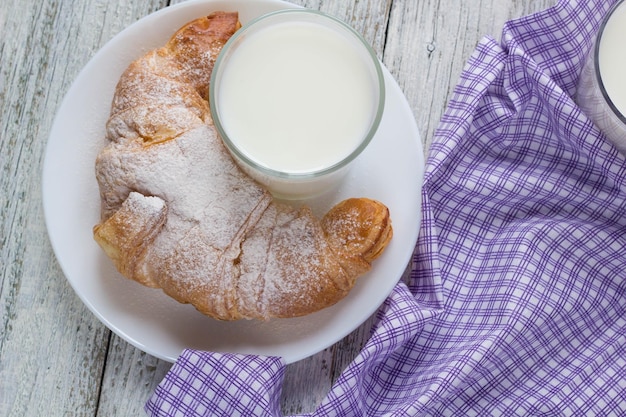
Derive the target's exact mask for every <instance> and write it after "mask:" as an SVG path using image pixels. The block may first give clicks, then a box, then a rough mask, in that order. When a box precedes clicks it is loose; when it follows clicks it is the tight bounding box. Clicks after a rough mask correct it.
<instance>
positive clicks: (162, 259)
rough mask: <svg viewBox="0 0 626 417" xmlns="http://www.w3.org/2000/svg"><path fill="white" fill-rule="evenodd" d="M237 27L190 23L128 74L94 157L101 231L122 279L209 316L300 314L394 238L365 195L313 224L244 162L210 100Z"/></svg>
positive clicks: (216, 17)
mask: <svg viewBox="0 0 626 417" xmlns="http://www.w3.org/2000/svg"><path fill="white" fill-rule="evenodd" d="M239 26H240V25H239V22H238V18H237V14H236V13H222V12H218V13H214V14H212V15H210V16H207V17H203V18H201V19H197V20H194V21H193V22H190V23H189V24H187V25H185V26H184V27H183V28H181V29H180V30H179V31H178V32H177V33H176V34H175V35H174V36H173V37H172V38H171V40H170V41H169V42H168V43H167V44H166V45H165V46H164V47H163V48H160V49H157V50H155V51H151V52H149V53H147V54H146V55H145V56H143V57H141V58H139V59H138V60H137V61H135V62H133V63H132V64H131V65H130V66H129V67H128V69H127V70H126V71H125V72H124V74H123V75H122V77H121V78H120V81H119V83H118V86H117V88H116V91H115V97H114V99H113V103H112V108H111V116H110V119H109V121H108V124H107V139H108V140H109V143H108V144H107V146H106V147H105V148H104V149H103V150H102V151H101V152H100V154H99V155H98V158H97V160H96V177H97V180H98V183H99V186H100V195H101V200H102V219H101V222H100V224H98V225H96V226H95V227H94V237H95V239H96V241H97V242H98V243H99V244H100V246H101V247H102V248H103V249H104V251H105V253H106V254H107V256H108V257H109V258H111V260H112V261H113V262H114V264H115V265H116V267H117V269H118V270H119V271H120V273H122V274H123V275H124V276H126V277H128V278H130V279H133V280H136V281H138V282H140V283H142V284H143V285H147V286H150V287H155V288H162V289H163V291H165V292H166V293H167V294H168V295H170V296H171V297H173V298H175V299H176V300H178V301H180V302H182V303H191V304H192V305H194V306H195V307H196V308H197V309H198V310H199V311H201V312H202V313H204V314H206V315H208V316H210V317H214V318H217V319H220V320H236V319H240V318H258V319H268V318H272V317H295V316H301V315H305V314H309V313H312V312H314V311H317V310H320V309H322V308H325V307H327V306H330V305H332V304H334V303H336V302H337V301H339V300H340V299H341V298H343V297H344V296H345V295H346V294H347V293H348V292H349V291H350V289H351V288H352V287H353V286H354V283H355V282H356V279H357V278H358V277H359V276H360V275H362V274H363V273H365V272H366V271H368V270H369V269H370V263H371V261H372V260H373V259H374V258H376V257H377V256H379V255H380V253H381V252H382V251H383V249H384V248H385V247H386V245H387V244H388V242H389V240H390V239H391V236H392V229H391V221H390V219H389V212H388V210H387V208H386V207H385V206H384V205H383V204H381V203H379V202H377V201H373V200H370V199H365V198H356V199H349V200H345V201H343V202H341V203H339V204H338V205H337V206H335V207H334V208H333V209H331V210H330V211H329V212H328V213H327V214H326V215H325V216H324V218H322V219H317V218H316V217H315V216H314V215H313V214H312V212H311V210H310V209H309V208H307V207H301V208H294V207H292V206H290V205H285V204H280V203H278V202H276V201H274V199H273V198H272V196H271V195H270V193H269V192H268V191H267V190H265V189H264V188H262V187H261V186H260V185H258V184H257V183H256V182H255V181H253V180H252V179H250V178H249V177H248V176H246V175H245V174H244V173H243V172H242V171H241V170H240V169H239V168H238V167H237V165H236V164H235V162H234V161H233V160H232V159H231V157H230V155H229V154H228V151H227V150H226V149H225V147H224V146H223V144H222V142H221V140H220V138H219V137H218V135H217V133H216V130H215V129H214V127H213V124H212V121H211V117H210V112H209V109H208V104H207V100H206V98H207V95H208V88H209V78H210V72H211V69H212V67H213V63H214V61H215V59H216V57H217V54H218V53H219V51H220V49H221V47H222V46H223V44H224V43H225V42H226V41H227V40H228V38H229V37H230V36H231V35H232V34H233V33H234V32H235V31H236V30H237V29H238V28H239Z"/></svg>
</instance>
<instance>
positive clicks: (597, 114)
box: [576, 1, 626, 155]
mask: <svg viewBox="0 0 626 417" xmlns="http://www.w3.org/2000/svg"><path fill="white" fill-rule="evenodd" d="M605 19H606V20H605V23H604V24H603V26H602V28H601V29H600V32H599V33H598V35H597V39H596V44H595V48H594V49H593V50H592V51H591V53H590V56H589V58H588V59H587V62H586V63H585V66H584V67H583V70H582V73H581V76H580V80H579V83H578V88H577V92H576V101H577V104H578V105H579V106H580V108H581V109H582V110H583V111H584V112H585V114H587V115H588V116H589V118H590V119H591V120H592V121H593V122H594V123H595V124H596V125H597V126H598V128H600V130H602V132H604V134H605V135H606V137H607V139H608V140H609V141H611V142H612V143H613V144H614V145H615V147H616V148H617V149H618V150H619V151H620V152H621V153H623V154H624V155H626V78H625V76H624V74H626V55H625V54H624V44H625V43H626V3H625V2H623V1H622V2H620V3H618V4H617V5H616V6H615V8H614V9H613V10H612V12H610V13H609V14H608V15H607V17H606V18H605Z"/></svg>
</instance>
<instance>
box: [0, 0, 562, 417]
mask: <svg viewBox="0 0 626 417" xmlns="http://www.w3.org/2000/svg"><path fill="white" fill-rule="evenodd" d="M251 1H254V0H251ZM294 2H295V3H297V4H301V5H303V6H306V7H310V8H313V9H321V10H323V11H325V12H327V13H330V14H333V15H336V16H337V17H339V18H341V19H343V20H345V21H347V22H348V23H349V24H351V25H352V26H353V27H355V28H356V29H357V30H359V31H360V32H361V33H363V34H364V36H365V38H366V39H367V40H368V41H369V42H370V43H371V44H372V45H373V47H374V49H375V50H376V51H377V53H378V55H379V57H381V59H382V61H383V62H384V64H385V65H386V66H387V68H388V69H389V70H390V71H391V73H392V74H393V76H394V77H395V78H396V80H397V81H398V83H399V85H400V87H401V88H402V90H403V91H404V93H405V95H406V97H407V99H408V102H409V104H410V106H411V108H412V109H413V111H414V114H415V118H416V121H417V124H418V127H419V130H420V134H421V135H422V139H423V142H424V149H425V151H426V152H427V150H428V145H429V143H430V141H431V140H432V137H433V132H434V130H435V128H436V126H437V124H438V121H439V119H440V117H441V115H442V113H443V111H444V109H445V106H446V103H447V101H448V100H449V98H450V95H451V92H452V89H453V88H454V85H455V84H456V81H457V79H458V76H459V74H460V72H461V70H462V68H463V65H464V64H465V62H466V60H467V59H468V57H469V55H470V54H471V53H472V51H473V50H474V48H475V46H476V43H477V42H478V41H479V40H480V39H481V38H482V37H483V36H485V35H491V36H494V37H495V38H499V36H500V31H501V28H502V24H503V23H504V22H505V21H506V20H508V19H511V18H515V17H519V16H522V15H526V14H529V13H532V12H535V11H539V10H542V9H544V8H546V7H549V6H551V5H553V4H555V3H556V0H529V1H516V0H436V1H435V0H294ZM171 3H174V2H171ZM168 4H169V3H168V2H167V1H165V0H142V1H128V0H73V1H52V0H43V1H39V0H19V1H18V0H0V70H1V71H0V416H20V417H21V416H138V415H139V416H140V415H144V414H143V405H144V403H145V401H146V400H147V399H148V397H149V396H150V395H151V393H152V392H153V390H154V388H155V387H156V386H157V384H158V383H159V382H160V381H161V379H162V378H163V376H164V375H165V374H166V372H167V371H168V369H169V368H170V366H171V364H170V363H167V362H164V361H161V360H159V359H156V358H154V357H152V356H150V355H147V354H145V353H143V352H141V351H140V350H138V349H136V348H134V347H133V346H131V345H129V344H127V343H126V342H125V341H123V340H122V339H120V338H119V337H117V336H116V335H114V334H112V333H111V332H110V331H109V330H108V329H107V328H106V327H105V326H104V325H103V324H101V323H100V322H99V321H98V320H97V319H96V317H94V316H93V315H92V314H91V313H90V311H89V310H88V309H87V308H86V307H85V306H84V305H83V304H82V302H81V301H80V300H79V298H78V297H77V296H76V295H75V293H74V292H73V290H72V288H71V287H70V286H69V284H68V282H67V281H66V279H65V277H64V276H63V273H62V272H61V269H60V267H59V265H58V263H57V261H56V259H55V257H54V254H53V252H52V249H51V247H50V244H49V241H48V236H47V232H46V227H45V224H44V219H43V210H42V198H41V173H42V163H43V156H44V151H45V148H46V143H47V140H48V135H49V132H50V128H51V125H52V121H53V119H54V116H55V113H56V111H57V109H58V108H59V106H60V104H61V100H62V99H63V97H64V95H65V93H66V92H67V90H68V88H69V86H70V84H71V83H72V81H73V80H74V78H75V77H76V76H77V74H78V72H79V71H80V70H81V68H82V67H83V66H84V65H85V64H86V63H87V62H88V61H89V59H90V58H91V57H92V56H93V55H94V54H95V53H96V51H97V50H98V49H99V48H100V47H102V46H103V45H104V44H105V43H106V42H107V41H108V40H109V39H111V38H112V37H113V36H114V35H115V34H117V33H118V32H119V31H121V30H122V29H123V28H124V27H126V26H128V25H130V24H131V23H133V22H135V21H136V20H137V19H139V18H140V17H142V16H145V15H146V14H149V13H151V12H154V11H156V10H158V9H161V8H163V7H166V6H167V5H168ZM370 327H371V320H370V321H368V322H366V323H365V324H364V325H363V326H361V327H360V328H359V329H357V330H356V331H354V332H353V333H352V334H350V335H349V336H347V337H346V338H345V339H343V340H341V341H340V342H338V343H336V344H335V345H334V346H332V347H330V348H328V349H326V350H324V351H322V352H320V353H318V354H316V355H314V356H313V357H310V358H308V359H305V360H302V361H300V362H296V363H294V364H291V365H289V366H288V367H287V372H286V377H285V383H284V388H283V397H282V409H283V412H284V413H285V414H287V415H289V414H294V413H301V412H309V411H313V410H314V409H315V407H316V406H317V404H318V403H319V402H320V401H321V399H322V398H323V397H324V396H325V395H326V393H327V392H328V390H329V389H330V387H331V384H332V383H333V381H334V380H335V379H336V378H337V377H338V376H339V374H340V373H341V371H342V370H343V369H344V368H345V367H346V366H347V365H348V363H349V362H350V361H351V360H352V359H353V358H354V357H355V355H356V354H357V353H358V352H359V349H360V348H361V347H362V346H363V344H364V343H365V341H366V339H367V337H368V335H369V328H370Z"/></svg>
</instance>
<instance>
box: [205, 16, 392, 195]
mask: <svg viewBox="0 0 626 417" xmlns="http://www.w3.org/2000/svg"><path fill="white" fill-rule="evenodd" d="M384 99H385V90H384V79H383V76H382V70H381V67H380V64H379V61H378V59H377V57H376V56H375V54H374V52H373V51H372V49H371V47H370V46H369V45H367V44H366V43H365V41H364V40H363V39H362V37H361V36H360V35H359V34H358V33H356V32H355V31H354V30H353V29H352V28H350V27H349V26H348V25H346V24H345V23H343V22H341V21H339V20H337V19H335V18H332V17H330V16H328V15H325V14H322V13H320V12H317V11H313V10H308V9H287V10H283V11H280V12H275V13H271V14H269V15H266V16H262V17H261V18H259V19H257V20H254V21H252V22H250V23H249V24H247V25H244V26H243V27H242V28H241V29H239V31H237V32H236V33H235V35H233V37H232V38H231V39H230V40H229V42H228V43H227V44H226V45H225V47H224V49H223V50H222V52H221V53H220V55H219V57H218V60H217V62H216V64H215V67H214V69H213V74H212V77H211V88H210V105H211V113H212V115H213V119H214V122H215V126H216V127H217V129H218V131H219V133H220V135H221V136H222V139H223V141H224V143H225V145H226V147H227V148H228V149H229V150H230V152H231V154H232V155H233V156H234V158H235V160H236V161H237V162H238V164H239V165H240V166H241V168H242V169H243V170H244V171H245V172H247V173H248V174H249V175H250V176H252V177H253V178H255V179H256V180H257V181H259V182H260V183H262V184H264V185H265V186H267V187H268V188H269V189H270V191H272V193H273V194H274V195H275V196H277V197H279V198H284V199H299V198H309V197H312V196H315V195H318V194H320V193H322V192H324V191H326V190H327V189H329V188H330V187H332V186H333V185H334V184H336V183H337V181H338V180H339V179H341V178H342V177H343V174H344V173H345V171H346V169H347V168H348V166H349V165H350V164H351V162H352V161H353V160H354V159H355V158H356V157H357V156H358V155H359V154H360V153H361V152H362V151H363V150H364V149H365V148H366V147H367V145H368V143H369V142H370V141H371V139H372V137H373V136H374V134H375V132H376V130H377V127H378V124H379V122H380V119H381V117H382V111H383V105H384Z"/></svg>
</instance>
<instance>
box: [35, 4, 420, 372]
mask: <svg viewBox="0 0 626 417" xmlns="http://www.w3.org/2000/svg"><path fill="white" fill-rule="evenodd" d="M287 7H296V6H294V5H292V4H289V3H284V2H282V1H277V0H262V1H255V2H250V1H245V0H235V1H232V0H231V1H211V0H201V1H189V2H185V3H181V4H178V5H176V6H172V7H169V8H166V9H162V10H160V11H158V12H156V13H154V14H151V15H149V16H147V17H145V18H143V19H141V20H139V21H137V22H136V23H134V24H133V25H131V26H130V27H128V28H127V29H125V30H124V31H122V32H121V33H119V34H118V35H117V36H116V37H115V38H113V39H112V40H111V41H110V42H108V43H107V44H106V45H105V46H104V47H103V48H102V49H101V50H100V51H99V52H98V53H97V54H96V55H95V56H94V57H93V59H91V61H90V62H89V63H88V64H87V66H86V67H85V68H84V69H83V70H82V72H81V73H80V74H79V76H78V78H77V79H76V80H75V82H74V83H73V85H72V87H71V88H70V90H69V92H68V93H67V95H66V97H65V98H64V100H63V103H62V105H61V107H60V109H59V112H58V114H57V116H56V119H55V121H54V124H53V127H52V131H51V133H50V138H49V142H48V145H47V150H46V157H45V164H44V169H43V202H44V211H45V219H46V225H47V227H48V234H49V236H50V241H51V243H52V246H53V249H54V251H55V254H56V256H57V258H58V261H59V263H60V265H61V268H62V269H63V272H64V273H65V276H66V277H67V279H68V281H69V282H70V284H71V285H72V287H73V288H74V290H75V292H76V294H78V296H79V297H80V298H81V300H82V301H83V302H84V303H85V304H86V305H87V307H88V308H89V309H90V310H91V311H92V312H93V313H94V314H95V315H96V316H97V317H98V318H99V319H100V320H101V321H102V322H103V323H104V324H105V325H106V326H108V327H109V328H110V329H111V330H112V331H114V332H115V333H116V334H118V335H119V336H120V337H122V338H123V339H125V340H126V341H128V342H129V343H131V344H133V345H134V346H136V347H137V348H139V349H141V350H143V351H145V352H147V353H149V354H151V355H154V356H156V357H158V358H161V359H164V360H167V361H170V362H173V361H175V360H176V358H177V357H178V355H179V354H180V353H181V351H182V350H183V349H184V348H194V349H202V350H208V351H218V352H238V353H252V354H259V355H273V356H282V357H283V358H284V360H285V361H286V362H287V363H291V362H294V361H297V360H300V359H303V358H305V357H307V356H309V355H313V354H315V353H317V352H319V351H321V350H323V349H325V348H327V347H328V346H330V345H332V344H333V343H335V342H337V341H339V340H340V339H341V338H343V337H344V336H346V335H347V334H349V333H350V332H351V331H353V330H354V329H356V328H357V327H358V326H359V325H361V324H362V323H363V322H364V321H365V320H367V318H368V317H370V316H371V315H372V314H373V313H374V312H375V311H376V309H377V308H378V307H379V306H380V305H381V304H382V303H383V301H384V300H385V298H386V297H387V296H388V294H389V293H390V292H391V290H392V289H393V287H394V285H395V284H396V283H397V281H398V279H399V278H400V277H401V275H402V273H403V272H404V270H405V267H406V265H407V263H408V262H409V261H410V258H411V255H412V253H413V249H414V245H415V241H416V239H417V235H418V229H419V225H420V221H421V207H420V206H421V197H420V191H421V184H422V175H423V168H424V159H423V151H422V145H421V141H420V137H419V133H418V130H417V127H416V124H415V120H414V117H413V114H412V112H411V109H410V108H409V106H408V104H407V102H406V99H405V98H404V95H403V94H402V92H401V91H400V88H399V87H398V85H397V84H396V82H395V81H394V80H393V78H392V76H391V75H390V74H389V72H388V71H387V70H386V69H384V73H385V82H386V89H387V99H386V104H385V106H386V107H385V113H384V116H383V119H382V122H381V124H380V128H379V130H378V133H377V135H376V136H375V138H374V139H373V141H372V143H371V146H369V148H368V149H367V150H366V151H365V152H364V153H363V154H361V156H360V157H359V159H358V160H357V162H356V165H355V166H354V168H352V169H351V171H350V172H349V173H348V176H347V178H346V181H345V182H344V183H343V184H342V186H341V187H340V188H339V189H338V190H337V191H334V192H332V193H330V194H328V195H325V196H323V197H322V198H319V199H316V200H315V201H312V202H310V204H311V205H312V206H313V207H314V210H316V211H318V212H319V213H323V212H324V211H325V210H326V209H327V208H329V207H330V206H331V205H332V204H334V203H336V202H338V201H340V200H341V199H343V198H346V197H370V198H375V199H378V200H380V201H382V202H384V203H385V204H386V205H387V206H388V207H389V209H390V211H391V217H392V222H393V227H394V237H393V239H392V241H391V243H390V245H389V246H388V248H387V249H386V251H385V253H384V254H383V256H382V257H380V258H379V259H377V260H376V262H375V265H374V267H373V269H372V270H371V271H370V272H369V273H368V274H367V275H365V276H363V277H362V278H360V280H359V281H358V283H357V285H356V287H355V288H354V289H353V290H352V291H351V292H350V294H349V295H348V296H347V297H346V298H345V299H343V300H342V301H341V302H339V303H338V304H336V305H335V306H332V307H330V308H328V309H325V310H323V311H320V312H318V313H314V314H311V315H309V316H306V317H300V318H295V319H280V320H271V321H269V322H257V321H238V322H219V321H216V320H212V319H210V318H207V317H205V316H203V315H202V314H200V313H198V312H197V311H196V310H195V309H194V308H193V307H191V306H189V305H181V304H179V303H177V302H176V301H174V300H172V299H170V298H168V297H167V296H165V295H164V294H163V293H162V292H161V291H160V290H155V289H149V288H146V287H143V286H141V285H139V284H137V283H135V282H133V281H130V280H127V279H125V278H123V277H122V276H121V275H120V274H118V273H117V271H116V270H115V268H114V267H113V266H112V264H111V262H110V261H109V260H108V258H106V256H105V255H104V254H103V252H102V251H101V250H100V248H99V246H98V245H97V244H96V243H95V242H94V240H93V238H92V227H93V226H94V225H95V224H96V223H97V222H98V220H99V212H100V199H99V194H98V185H97V182H96V179H95V176H94V161H95V158H96V155H97V153H98V151H99V150H100V149H101V148H102V147H103V146H104V139H103V136H104V125H105V122H106V119H107V117H108V113H109V107H110V102H111V98H112V96H113V91H114V88H115V85H116V83H117V80H118V78H119V76H120V75H121V73H122V72H123V70H124V69H125V68H126V66H127V65H128V64H129V63H130V62H131V61H132V60H134V59H135V58H137V57H138V56H140V55H141V54H142V53H144V52H146V51H148V50H149V49H152V48H155V47H157V46H160V45H162V44H164V43H165V42H166V41H167V40H168V38H169V37H170V36H171V34H173V33H174V32H175V31H176V30H177V29H178V28H179V27H180V26H182V25H183V24H185V23H186V22H188V21H190V20H193V19H194V18H197V17H199V16H202V15H204V14H209V13H210V12H212V11H216V10H237V11H239V13H240V18H241V20H242V22H243V23H245V22H246V21H248V20H250V19H251V18H254V17H256V16H259V15H261V14H264V13H267V12H270V11H274V10H277V9H282V8H287Z"/></svg>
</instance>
